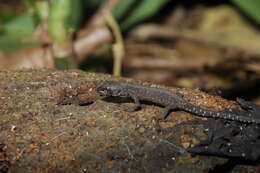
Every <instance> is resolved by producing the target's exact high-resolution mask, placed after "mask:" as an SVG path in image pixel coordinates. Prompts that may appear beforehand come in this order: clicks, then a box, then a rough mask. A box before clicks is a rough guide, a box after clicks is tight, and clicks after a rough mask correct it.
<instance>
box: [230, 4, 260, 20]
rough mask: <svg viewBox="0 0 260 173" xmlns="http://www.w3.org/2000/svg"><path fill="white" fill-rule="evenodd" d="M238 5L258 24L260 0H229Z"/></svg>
mask: <svg viewBox="0 0 260 173" xmlns="http://www.w3.org/2000/svg"><path fill="white" fill-rule="evenodd" d="M231 1H232V2H233V3H235V4H236V5H237V6H238V7H240V8H241V9H242V10H244V11H245V12H246V13H247V14H248V15H249V16H251V17H252V18H253V20H255V22H257V23H258V24H260V10H259V9H260V1H259V0H250V1H246V0H231Z"/></svg>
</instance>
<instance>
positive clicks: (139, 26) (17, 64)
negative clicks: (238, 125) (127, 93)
mask: <svg viewBox="0 0 260 173" xmlns="http://www.w3.org/2000/svg"><path fill="white" fill-rule="evenodd" d="M259 7H260V1H259V0H250V1H246V0H229V1H219V0H213V1H206V0H184V1H182V0H174V1H173V0H154V1H152V0H9V1H5V0H0V62H1V63H0V68H1V69H17V68H21V67H23V68H24V67H26V68H40V67H44V68H46V67H47V68H58V69H70V68H80V69H83V70H86V71H91V72H109V73H111V72H112V70H111V69H112V66H113V63H114V64H117V67H118V68H119V66H122V69H123V70H122V71H124V73H123V74H124V76H128V77H132V78H136V79H141V80H150V81H152V82H155V83H160V84H165V85H173V86H180V87H193V88H194V87H199V88H204V89H205V88H206V89H208V88H210V89H212V88H218V87H220V88H225V89H228V90H229V91H230V90H233V91H234V92H233V93H232V94H233V95H238V93H240V94H241V95H242V94H243V92H241V90H242V89H244V91H245V92H246V91H248V90H250V91H254V90H253V89H252V88H250V87H256V86H257V85H258V84H259V83H260V82H259V81H260V80H259V77H258V78H257V76H259V74H260V61H259V60H260V49H259V46H258V45H260V33H259V24H260V10H259ZM97 48H98V49H97ZM93 57H94V58H93ZM123 57H124V60H123V61H122V60H121V59H122V58H123ZM91 59H92V60H91ZM93 59H94V60H93ZM115 62H117V63H115ZM121 62H123V63H122V64H121ZM114 66H115V65H114ZM117 71H120V70H118V69H117ZM252 74H253V75H252ZM255 76H256V77H255ZM244 84H247V85H246V86H245V85H244ZM238 88H239V89H238ZM258 88H259V87H258ZM238 91H239V92H238Z"/></svg>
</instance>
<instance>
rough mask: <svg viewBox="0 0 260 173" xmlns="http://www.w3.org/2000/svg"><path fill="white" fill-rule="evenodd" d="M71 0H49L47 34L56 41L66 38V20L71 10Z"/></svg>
mask: <svg viewBox="0 0 260 173" xmlns="http://www.w3.org/2000/svg"><path fill="white" fill-rule="evenodd" d="M71 2H72V1H71V0H54V1H51V7H50V11H49V18H48V19H49V21H48V24H49V35H50V36H51V38H52V39H53V40H54V41H56V42H63V41H65V40H68V33H67V28H66V22H67V19H68V17H69V14H70V12H71Z"/></svg>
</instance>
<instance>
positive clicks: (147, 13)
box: [121, 0, 168, 29]
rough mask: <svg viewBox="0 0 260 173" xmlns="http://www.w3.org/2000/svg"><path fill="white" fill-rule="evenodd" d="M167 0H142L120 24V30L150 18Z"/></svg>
mask: <svg viewBox="0 0 260 173" xmlns="http://www.w3.org/2000/svg"><path fill="white" fill-rule="evenodd" d="M167 1H168V0H153V1H151V0H142V1H140V3H139V4H138V6H137V7H136V8H135V9H134V10H132V12H131V13H130V14H129V15H128V17H127V19H126V20H125V21H124V22H123V23H122V25H121V26H122V28H123V29H127V28H128V27H130V26H132V25H134V24H136V23H138V22H140V21H142V20H144V19H147V18H148V17H151V16H152V15H154V14H155V13H156V12H158V11H159V10H160V8H161V7H162V6H163V5H164V4H165V3H166V2H167Z"/></svg>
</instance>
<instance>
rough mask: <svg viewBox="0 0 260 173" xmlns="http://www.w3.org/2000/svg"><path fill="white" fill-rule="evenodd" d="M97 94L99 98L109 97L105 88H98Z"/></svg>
mask: <svg viewBox="0 0 260 173" xmlns="http://www.w3.org/2000/svg"><path fill="white" fill-rule="evenodd" d="M97 92H98V94H99V95H100V96H109V92H108V90H107V89H105V88H102V87H101V88H98V89H97Z"/></svg>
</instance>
